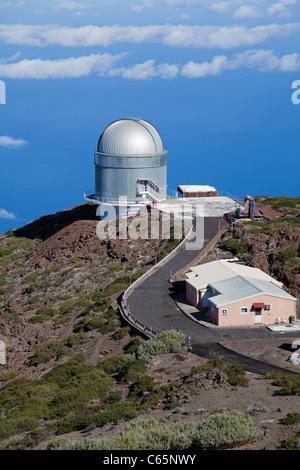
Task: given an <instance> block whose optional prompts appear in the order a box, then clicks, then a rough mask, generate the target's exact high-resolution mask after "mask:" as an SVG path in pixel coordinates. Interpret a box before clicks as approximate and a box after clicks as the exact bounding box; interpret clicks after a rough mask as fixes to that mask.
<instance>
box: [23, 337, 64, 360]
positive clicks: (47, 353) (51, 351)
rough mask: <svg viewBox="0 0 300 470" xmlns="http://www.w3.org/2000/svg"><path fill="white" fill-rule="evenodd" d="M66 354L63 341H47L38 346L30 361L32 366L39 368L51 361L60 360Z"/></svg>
mask: <svg viewBox="0 0 300 470" xmlns="http://www.w3.org/2000/svg"><path fill="white" fill-rule="evenodd" d="M65 353H66V350H65V349H64V344H63V341H55V340H53V341H51V340H49V341H45V342H44V343H40V344H37V345H36V346H35V348H34V354H33V356H32V357H31V358H30V359H29V365H30V366H38V365H39V364H43V363H45V362H49V361H50V360H51V359H56V360H57V359H59V358H61V357H62V356H63V355H64V354H65Z"/></svg>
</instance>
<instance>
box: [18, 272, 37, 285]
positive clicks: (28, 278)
mask: <svg viewBox="0 0 300 470" xmlns="http://www.w3.org/2000/svg"><path fill="white" fill-rule="evenodd" d="M38 275H39V274H38V273H37V272H32V273H30V274H28V276H26V277H25V278H24V279H23V281H22V284H31V283H32V282H34V281H35V280H36V278H37V277H38Z"/></svg>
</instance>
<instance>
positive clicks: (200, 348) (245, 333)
mask: <svg viewBox="0 0 300 470" xmlns="http://www.w3.org/2000/svg"><path fill="white" fill-rule="evenodd" d="M218 226H219V218H213V217H209V218H205V226H204V246H205V245H206V244H207V243H208V241H209V240H210V239H211V238H212V237H213V236H214V235H215V233H216V231H217V230H218ZM202 249H203V248H202ZM200 251H201V250H186V249H185V247H184V246H183V248H181V249H180V250H179V251H178V253H177V254H176V255H175V256H174V257H173V258H171V259H170V261H169V262H167V263H166V264H165V265H163V266H162V267H161V268H160V269H159V270H157V271H155V272H154V274H152V275H151V276H150V277H148V278H147V279H146V280H145V281H144V282H143V283H142V284H141V285H140V286H139V287H137V288H136V289H135V290H134V291H133V292H132V293H131V294H130V296H129V297H128V305H129V308H130V311H131V312H132V314H133V315H134V316H135V318H136V319H137V320H138V321H140V322H141V323H142V324H143V325H146V326H148V327H152V330H153V331H156V332H158V333H159V332H161V331H163V330H169V329H179V330H180V331H182V332H183V333H185V334H186V335H187V336H190V337H191V344H192V348H193V353H195V354H199V355H200V356H203V357H207V358H209V359H213V358H220V359H224V360H227V361H230V362H232V363H237V364H240V365H242V366H243V367H244V368H245V369H246V370H248V371H250V372H255V373H260V372H261V370H264V369H273V370H281V371H282V370H283V369H280V368H278V367H276V366H272V365H270V364H266V363H263V362H260V361H256V360H254V359H252V358H249V357H247V356H244V355H242V354H238V353H235V352H234V351H230V350H228V349H227V348H225V347H223V346H222V345H221V344H219V343H220V342H221V341H222V340H223V341H225V340H228V339H230V340H243V339H244V340H246V339H253V338H257V339H266V340H267V339H274V338H279V337H283V336H282V334H281V333H277V332H272V331H270V330H268V329H267V328H230V329H229V328H221V327H220V328H207V327H205V326H202V325H200V324H198V323H196V322H195V321H193V320H192V319H190V318H189V317H187V316H186V315H185V314H184V313H183V312H182V311H181V310H180V309H179V308H178V307H177V304H176V303H175V301H174V299H175V298H176V297H177V295H178V294H179V292H180V289H182V288H183V286H182V285H180V283H179V285H177V286H175V285H173V284H171V283H170V281H169V279H170V272H172V274H175V273H176V272H177V271H178V270H179V269H181V268H183V267H184V266H186V265H187V264H188V263H189V262H191V261H192V260H193V259H194V258H195V257H196V256H197V255H198V254H199V252H200ZM286 337H289V338H291V337H292V338H296V337H299V333H298V334H297V333H296V332H291V333H285V334H284V337H283V338H286ZM283 342H284V340H283ZM284 371H285V372H288V371H286V370H284Z"/></svg>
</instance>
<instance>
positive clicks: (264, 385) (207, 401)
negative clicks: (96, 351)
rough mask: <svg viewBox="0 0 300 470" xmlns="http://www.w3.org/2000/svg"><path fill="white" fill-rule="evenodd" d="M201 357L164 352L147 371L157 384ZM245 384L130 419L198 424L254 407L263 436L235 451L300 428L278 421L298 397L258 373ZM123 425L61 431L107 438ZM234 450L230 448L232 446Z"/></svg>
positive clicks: (267, 446)
mask: <svg viewBox="0 0 300 470" xmlns="http://www.w3.org/2000/svg"><path fill="white" fill-rule="evenodd" d="M205 362H206V360H205V359H203V358H200V357H199V356H196V355H194V354H192V353H184V354H165V355H160V356H155V357H154V358H152V359H151V361H150V364H149V369H148V371H147V373H148V374H149V375H152V376H153V377H154V378H155V379H157V381H159V382H161V383H168V382H171V381H174V380H179V379H180V378H181V377H184V376H186V375H187V374H188V373H189V371H190V370H191V369H192V367H195V366H198V365H201V364H204V363H205ZM246 376H247V378H248V384H249V385H248V387H233V386H230V385H228V384H221V385H219V386H213V387H212V386H211V385H207V386H204V387H203V389H202V390H201V391H200V393H199V395H197V396H195V395H192V396H189V395H188V394H187V396H186V397H185V399H183V401H182V403H181V406H179V407H177V408H175V409H173V410H170V411H166V410H163V409H152V410H149V411H147V413H145V414H143V415H139V416H138V417H137V418H135V419H134V420H132V422H134V421H136V420H140V419H148V418H149V417H150V416H151V417H152V418H154V419H157V420H160V419H163V420H166V421H168V422H170V423H173V422H176V421H191V422H194V423H199V422H200V421H202V420H203V418H205V417H207V416H209V415H210V414H211V413H212V412H214V411H216V410H223V411H224V410H226V411H232V410H236V411H240V412H249V410H251V409H256V413H255V414H253V415H252V419H253V421H254V424H255V426H256V427H258V428H260V429H261V430H262V431H263V436H262V437H260V438H258V439H255V440H253V441H252V442H249V443H247V444H246V445H244V446H241V447H238V448H236V449H237V450H249V451H250V450H276V449H277V448H278V446H279V445H280V444H281V443H282V441H284V440H287V439H288V438H289V437H290V436H291V435H292V434H293V433H295V432H296V431H297V430H300V425H299V424H297V425H289V426H286V425H283V424H282V423H281V422H280V420H281V419H282V418H285V417H286V416H287V414H288V413H291V412H299V411H300V400H299V397H298V396H278V395H275V392H276V389H277V387H275V386H274V385H272V381H271V380H269V379H265V378H262V377H261V376H259V375H256V374H251V373H247V374H246ZM123 426H124V424H119V425H111V424H108V425H106V426H104V427H103V428H96V429H93V430H91V431H89V432H85V431H81V432H73V433H70V434H65V435H64V438H69V439H72V440H83V439H85V438H89V439H94V438H99V437H104V436H105V437H107V436H109V435H111V434H113V433H115V432H117V431H118V430H120V429H121V428H122V427H123ZM46 447H47V443H45V442H44V443H43V444H41V445H39V446H38V447H37V448H36V449H45V448H46ZM233 450H234V449H233Z"/></svg>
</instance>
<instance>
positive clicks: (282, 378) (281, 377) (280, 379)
mask: <svg viewBox="0 0 300 470" xmlns="http://www.w3.org/2000/svg"><path fill="white" fill-rule="evenodd" d="M264 376H265V377H266V378H267V379H273V385H275V386H277V387H281V388H280V389H279V390H276V392H275V395H300V376H299V375H291V374H284V373H281V372H271V371H264Z"/></svg>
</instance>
